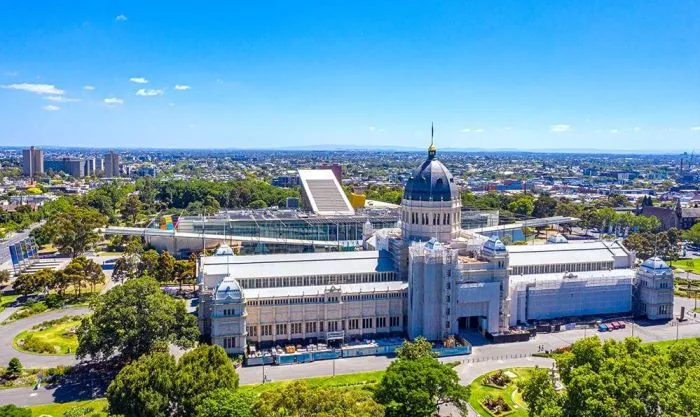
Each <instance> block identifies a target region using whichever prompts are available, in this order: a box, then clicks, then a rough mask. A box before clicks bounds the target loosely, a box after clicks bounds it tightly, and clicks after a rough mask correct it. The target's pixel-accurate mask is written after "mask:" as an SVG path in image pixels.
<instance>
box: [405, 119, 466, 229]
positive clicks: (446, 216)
mask: <svg viewBox="0 0 700 417" xmlns="http://www.w3.org/2000/svg"><path fill="white" fill-rule="evenodd" d="M436 154H437V147H436V146H435V125H433V124H431V125H430V146H429V147H428V158H427V159H426V160H425V161H424V162H423V163H422V164H421V166H420V167H418V169H417V170H416V171H414V173H413V175H412V176H411V178H409V179H408V181H407V182H406V187H405V188H404V194H403V199H402V200H401V212H402V213H401V226H402V230H403V238H404V239H407V240H421V241H424V242H426V241H428V240H430V239H433V238H435V239H437V240H438V241H440V242H443V243H448V242H450V241H451V240H452V239H454V238H456V237H457V236H458V235H459V232H460V230H461V207H462V201H461V199H460V196H459V188H458V187H457V184H455V180H454V177H452V174H450V171H449V170H448V169H447V168H446V167H445V166H444V165H443V164H442V162H440V161H439V160H438V159H437V157H436Z"/></svg>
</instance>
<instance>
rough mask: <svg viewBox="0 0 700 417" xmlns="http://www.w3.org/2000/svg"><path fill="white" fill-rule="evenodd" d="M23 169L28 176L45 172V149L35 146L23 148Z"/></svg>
mask: <svg viewBox="0 0 700 417" xmlns="http://www.w3.org/2000/svg"><path fill="white" fill-rule="evenodd" d="M22 171H23V173H24V175H25V176H28V177H34V176H36V175H42V174H43V173H44V151H42V150H41V149H39V148H35V147H33V146H31V147H30V148H29V149H25V150H23V151H22Z"/></svg>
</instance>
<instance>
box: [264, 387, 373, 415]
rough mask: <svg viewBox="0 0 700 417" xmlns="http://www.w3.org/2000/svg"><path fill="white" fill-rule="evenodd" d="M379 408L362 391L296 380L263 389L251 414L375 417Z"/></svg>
mask: <svg viewBox="0 0 700 417" xmlns="http://www.w3.org/2000/svg"><path fill="white" fill-rule="evenodd" d="M380 415H382V407H381V406H380V405H379V404H377V403H376V402H375V401H374V400H373V399H372V396H371V395H370V394H369V393H368V392H366V391H362V390H349V389H342V388H327V387H316V388H311V387H310V386H309V385H308V384H307V383H306V382H304V381H301V380H297V381H294V382H291V383H289V384H284V385H282V386H281V387H279V388H278V389H275V390H272V391H266V392H264V393H262V394H261V395H260V398H259V399H258V401H257V402H256V403H255V405H254V406H253V417H307V416H308V417H336V416H344V417H375V416H380Z"/></svg>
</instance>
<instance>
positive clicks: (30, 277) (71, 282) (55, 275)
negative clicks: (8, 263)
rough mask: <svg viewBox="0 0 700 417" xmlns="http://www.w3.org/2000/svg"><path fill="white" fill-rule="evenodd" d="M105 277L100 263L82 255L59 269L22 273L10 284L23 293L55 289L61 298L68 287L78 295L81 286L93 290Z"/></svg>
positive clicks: (46, 291) (45, 291)
mask: <svg viewBox="0 0 700 417" xmlns="http://www.w3.org/2000/svg"><path fill="white" fill-rule="evenodd" d="M105 279H106V277H105V274H104V273H103V272H102V268H101V267H100V265H98V264H97V263H96V262H95V261H93V260H91V259H87V258H86V257H84V256H78V257H76V258H73V259H72V260H71V261H70V263H69V264H68V266H66V268H65V269H63V270H61V271H54V270H53V269H50V268H46V269H42V270H39V271H37V272H34V273H32V274H22V275H20V276H18V277H17V279H16V280H15V282H14V283H13V284H12V286H13V288H14V289H15V291H17V292H18V293H20V294H23V295H29V294H35V293H40V292H44V293H48V292H49V291H51V290H55V291H56V293H58V296H59V297H61V298H63V297H64V296H65V293H66V290H67V289H68V288H69V287H73V290H74V291H75V295H77V296H80V294H81V292H82V289H83V288H85V287H88V286H89V287H90V288H91V289H92V292H94V291H95V286H96V285H99V284H102V283H104V281H105Z"/></svg>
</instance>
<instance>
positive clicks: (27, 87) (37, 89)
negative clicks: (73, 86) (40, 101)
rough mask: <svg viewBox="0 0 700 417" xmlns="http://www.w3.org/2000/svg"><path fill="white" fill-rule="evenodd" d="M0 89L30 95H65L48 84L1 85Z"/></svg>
mask: <svg viewBox="0 0 700 417" xmlns="http://www.w3.org/2000/svg"><path fill="white" fill-rule="evenodd" d="M0 87H2V88H9V89H12V90H22V91H28V92H30V93H36V94H53V95H61V94H64V93H65V91H63V90H61V89H60V88H56V87H55V86H53V85H49V84H30V83H21V84H10V85H2V86H0Z"/></svg>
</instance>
